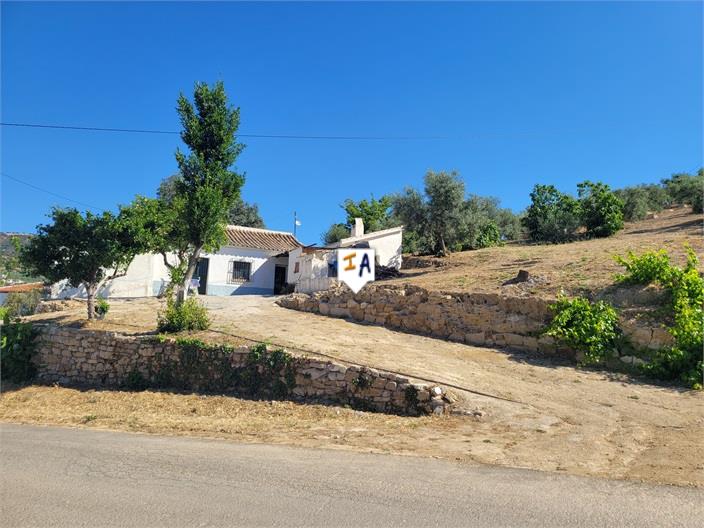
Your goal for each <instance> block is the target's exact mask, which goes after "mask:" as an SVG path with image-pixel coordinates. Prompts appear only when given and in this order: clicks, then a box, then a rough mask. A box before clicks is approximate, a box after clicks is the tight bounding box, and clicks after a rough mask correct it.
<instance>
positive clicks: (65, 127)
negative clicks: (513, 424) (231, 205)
mask: <svg viewBox="0 0 704 528" xmlns="http://www.w3.org/2000/svg"><path fill="white" fill-rule="evenodd" d="M0 125H2V126H8V127H23V128H51V129H59V130H83V131H88V132H127V133H132V134H180V132H177V131H175V130H150V129H141V128H105V127H92V126H90V127H89V126H74V125H47V124H40V123H0ZM237 136H238V137H246V138H265V139H331V140H350V141H399V140H400V141H409V140H411V141H413V140H438V139H447V138H446V137H443V136H313V135H310V136H309V135H297V134H237Z"/></svg>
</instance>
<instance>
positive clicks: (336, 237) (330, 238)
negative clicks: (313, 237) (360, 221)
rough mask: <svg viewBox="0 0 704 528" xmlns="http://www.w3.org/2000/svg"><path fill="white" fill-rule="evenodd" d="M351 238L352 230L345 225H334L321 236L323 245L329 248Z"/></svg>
mask: <svg viewBox="0 0 704 528" xmlns="http://www.w3.org/2000/svg"><path fill="white" fill-rule="evenodd" d="M348 236H350V230H349V228H348V227H347V226H346V225H345V224H332V225H331V226H330V227H329V228H328V230H327V231H325V233H323V234H322V235H320V239H321V240H322V241H323V244H325V245H326V246H329V245H331V244H334V243H336V242H339V241H340V240H342V239H343V238H347V237H348Z"/></svg>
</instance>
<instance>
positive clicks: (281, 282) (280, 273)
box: [274, 266, 286, 295]
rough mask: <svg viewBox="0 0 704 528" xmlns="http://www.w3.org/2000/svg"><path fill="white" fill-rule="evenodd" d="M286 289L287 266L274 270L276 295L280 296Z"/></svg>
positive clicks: (277, 267)
mask: <svg viewBox="0 0 704 528" xmlns="http://www.w3.org/2000/svg"><path fill="white" fill-rule="evenodd" d="M285 288H286V266H276V268H274V295H279V294H281V293H283V292H284V289H285Z"/></svg>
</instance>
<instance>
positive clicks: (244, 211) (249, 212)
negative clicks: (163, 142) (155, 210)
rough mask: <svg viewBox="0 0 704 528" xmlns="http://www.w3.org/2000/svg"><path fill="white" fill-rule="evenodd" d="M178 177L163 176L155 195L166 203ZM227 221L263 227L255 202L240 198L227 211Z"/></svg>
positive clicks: (170, 196)
mask: <svg viewBox="0 0 704 528" xmlns="http://www.w3.org/2000/svg"><path fill="white" fill-rule="evenodd" d="M179 179H180V176H179V175H178V174H174V175H172V176H169V177H168V178H164V179H163V180H162V181H161V183H160V184H159V188H158V190H157V197H158V198H159V199H160V200H163V201H165V202H167V203H170V202H172V201H173V199H174V197H175V196H176V182H177V181H178V180H179ZM227 222H228V223H229V224H232V225H238V226H244V227H258V228H262V229H263V228H265V227H266V225H265V224H264V219H263V218H262V216H261V214H260V213H259V206H258V205H257V204H255V203H248V202H245V201H244V200H243V199H242V198H238V199H237V200H235V203H234V204H233V205H232V207H230V210H229V211H228V213H227Z"/></svg>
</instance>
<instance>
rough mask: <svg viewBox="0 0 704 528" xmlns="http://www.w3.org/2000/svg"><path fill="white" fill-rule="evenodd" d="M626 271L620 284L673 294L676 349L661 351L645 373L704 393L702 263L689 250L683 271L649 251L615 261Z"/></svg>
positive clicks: (672, 330) (671, 329) (661, 253)
mask: <svg viewBox="0 0 704 528" xmlns="http://www.w3.org/2000/svg"><path fill="white" fill-rule="evenodd" d="M615 258H616V261H617V262H618V263H619V264H621V265H622V266H623V267H625V268H626V273H625V274H623V275H618V276H617V280H618V281H620V282H625V283H631V284H651V283H655V284H658V285H660V286H661V287H663V288H665V289H666V290H668V292H669V293H670V307H671V310H672V320H673V323H672V325H671V326H670V327H669V328H668V330H669V332H670V334H672V337H674V338H675V345H674V346H672V347H668V348H664V349H661V350H658V351H657V352H656V353H655V355H654V357H653V358H652V360H651V361H650V362H649V363H648V364H646V365H644V366H643V369H644V371H645V372H646V373H647V374H649V375H651V376H653V377H655V378H658V379H665V380H677V379H679V380H680V381H682V382H684V383H686V384H687V385H689V386H691V387H693V388H697V389H701V387H702V375H703V368H702V348H703V347H704V306H703V305H704V279H703V278H702V276H701V275H700V273H699V271H698V266H699V259H698V258H697V255H696V254H695V253H694V250H692V248H691V247H687V263H686V265H685V266H684V268H680V267H677V266H674V265H672V264H671V263H670V258H669V256H668V255H667V253H666V252H665V251H663V250H661V251H657V252H656V251H648V252H646V253H643V254H642V255H640V256H636V255H634V254H633V253H629V254H628V258H625V259H624V258H623V257H619V256H617V257H615Z"/></svg>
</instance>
